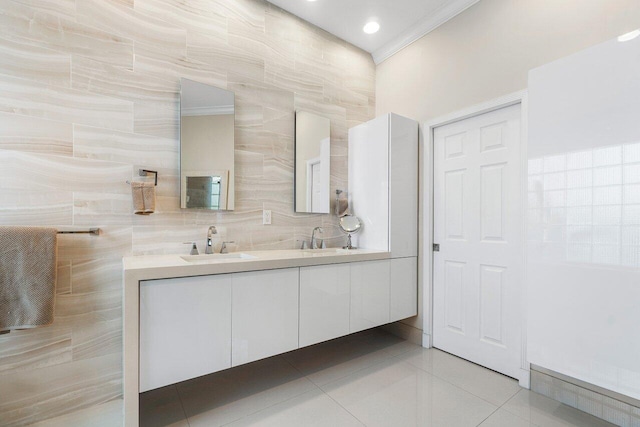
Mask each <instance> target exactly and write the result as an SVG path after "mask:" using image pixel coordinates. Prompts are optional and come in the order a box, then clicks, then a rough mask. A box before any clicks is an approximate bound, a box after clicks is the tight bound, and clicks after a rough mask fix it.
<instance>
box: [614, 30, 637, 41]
mask: <svg viewBox="0 0 640 427" xmlns="http://www.w3.org/2000/svg"><path fill="white" fill-rule="evenodd" d="M638 36H640V30H635V31H631V32H630V33H627V34H623V35H621V36H620V37H618V41H619V42H628V41H629V40H633V39H635V38H636V37H638Z"/></svg>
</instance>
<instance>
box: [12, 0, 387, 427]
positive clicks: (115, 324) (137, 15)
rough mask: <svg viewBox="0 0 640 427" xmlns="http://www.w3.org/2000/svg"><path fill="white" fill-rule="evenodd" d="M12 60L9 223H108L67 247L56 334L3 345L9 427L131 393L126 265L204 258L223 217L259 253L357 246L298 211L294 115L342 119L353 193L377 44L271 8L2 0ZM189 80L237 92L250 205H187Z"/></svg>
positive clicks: (179, 1) (339, 137)
mask: <svg viewBox="0 0 640 427" xmlns="http://www.w3.org/2000/svg"><path fill="white" fill-rule="evenodd" d="M0 58H1V59H0V225H18V224H20V225H54V226H70V225H77V226H100V227H101V228H102V229H103V235H102V236H100V237H98V238H95V237H91V236H83V235H77V236H61V237H60V242H59V255H60V256H59V282H58V297H57V302H56V320H55V322H54V324H53V325H52V326H50V327H46V328H41V329H35V330H27V331H17V332H12V333H11V334H9V335H4V336H1V337H0V425H3V426H9V425H11V426H13V425H26V424H29V423H32V422H36V421H40V420H43V419H47V418H50V417H53V416H57V415H60V414H63V413H67V412H71V411H74V410H76V409H79V408H83V407H88V406H91V405H95V404H98V403H102V402H106V401H109V400H113V399H116V398H118V397H119V396H121V393H122V372H121V352H122V344H121V340H122V314H121V308H122V306H121V299H122V289H121V286H122V285H121V278H122V274H121V258H122V257H123V256H126V255H132V254H133V255H137V254H155V253H180V252H184V253H186V252H187V251H188V248H187V247H185V246H184V245H183V244H182V243H183V242H185V241H188V240H195V241H197V242H198V244H199V245H200V248H201V249H202V248H203V244H204V237H205V235H206V229H207V227H208V226H209V225H211V224H215V225H217V226H218V230H219V232H220V234H219V238H220V239H224V240H235V241H236V242H237V248H238V249H242V250H247V249H271V248H274V249H275V248H294V247H295V246H296V239H301V238H305V237H306V238H308V237H309V234H310V231H311V229H312V228H313V227H314V226H316V225H324V226H325V230H326V233H328V234H331V235H335V236H339V232H338V231H337V230H336V229H335V222H334V220H333V218H332V217H331V216H329V215H305V214H295V213H293V167H294V159H293V153H294V151H293V150H294V148H293V131H294V123H293V120H294V111H295V109H306V110H310V111H312V112H316V113H318V114H321V115H324V116H326V117H329V118H330V119H331V126H332V129H331V136H332V145H331V149H332V157H331V185H332V193H333V190H334V189H335V188H343V189H344V188H346V186H347V182H346V180H347V158H346V156H347V129H348V128H349V127H351V126H354V125H356V124H359V123H361V122H363V121H366V120H369V119H371V118H373V116H374V111H375V95H374V87H375V81H374V80H375V67H374V64H373V62H372V60H371V58H370V56H369V55H368V54H366V53H364V52H362V51H360V50H359V49H357V48H354V47H353V46H350V45H348V44H346V43H345V42H343V41H341V40H338V39H336V38H335V37H333V36H330V35H328V34H327V33H325V32H323V31H321V30H319V29H317V28H315V27H313V26H311V25H309V24H307V23H305V22H302V21H301V20H299V19H297V18H295V17H293V16H291V15H289V14H287V13H285V12H283V11H282V10H280V9H278V8H276V7H274V6H272V5H270V4H268V3H266V2H264V1H257V0H135V2H134V0H40V1H34V0H2V6H1V7H0ZM180 77H186V78H189V79H193V80H198V81H201V82H205V83H210V84H214V85H217V86H221V87H224V88H228V89H230V90H233V91H234V92H235V93H236V102H237V116H236V120H237V125H236V126H237V130H236V171H237V177H236V208H237V209H236V211H235V212H233V213H226V212H225V213H215V212H197V211H192V212H188V211H181V210H180V209H179V208H178V200H179V194H178V150H179V144H178V120H179V117H178V89H179V78H180ZM140 167H145V168H149V169H155V170H158V171H159V173H160V175H159V183H158V211H157V213H156V214H154V215H151V216H149V217H139V216H135V215H133V214H132V213H131V212H132V206H131V197H130V194H129V187H128V185H127V184H126V183H125V181H126V180H128V179H131V178H132V176H133V172H134V171H136V170H137V169H138V168H140ZM262 209H271V210H272V212H273V224H272V225H270V226H263V225H262V215H261V210H262ZM341 243H342V240H340V239H336V240H334V241H332V245H334V246H337V245H339V244H341Z"/></svg>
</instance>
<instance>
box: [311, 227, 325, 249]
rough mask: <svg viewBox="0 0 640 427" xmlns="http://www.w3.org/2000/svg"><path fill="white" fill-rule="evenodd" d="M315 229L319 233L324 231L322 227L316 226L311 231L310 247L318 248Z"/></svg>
mask: <svg viewBox="0 0 640 427" xmlns="http://www.w3.org/2000/svg"><path fill="white" fill-rule="evenodd" d="M316 231H319V232H320V234H322V233H324V230H323V229H322V227H316V228H314V229H313V233H311V249H318V239H316ZM321 245H322V243H321Z"/></svg>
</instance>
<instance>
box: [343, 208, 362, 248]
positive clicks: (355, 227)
mask: <svg viewBox="0 0 640 427" xmlns="http://www.w3.org/2000/svg"><path fill="white" fill-rule="evenodd" d="M340 229H341V230H342V231H344V232H345V233H347V246H345V247H344V249H357V248H354V247H353V246H352V245H351V235H352V234H356V233H358V232H359V231H360V230H361V229H362V221H360V218H358V217H357V216H353V215H345V216H343V217H342V218H340Z"/></svg>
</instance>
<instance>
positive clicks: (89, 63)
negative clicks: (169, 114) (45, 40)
mask: <svg viewBox="0 0 640 427" xmlns="http://www.w3.org/2000/svg"><path fill="white" fill-rule="evenodd" d="M71 77H72V79H73V84H72V87H73V88H74V89H77V90H82V91H85V92H90V93H95V94H101V95H106V96H110V97H113V98H118V99H122V100H126V101H130V102H137V101H142V102H147V103H153V104H154V105H157V106H158V107H160V108H165V109H173V108H177V106H178V101H179V92H180V87H179V82H178V81H177V80H174V81H171V80H168V79H161V78H154V77H152V76H149V75H147V74H144V73H140V72H138V71H137V70H125V69H122V68H120V67H115V66H112V65H110V64H105V63H104V62H99V61H94V60H93V59H89V58H84V57H82V56H74V57H73V64H72V67H71Z"/></svg>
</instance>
